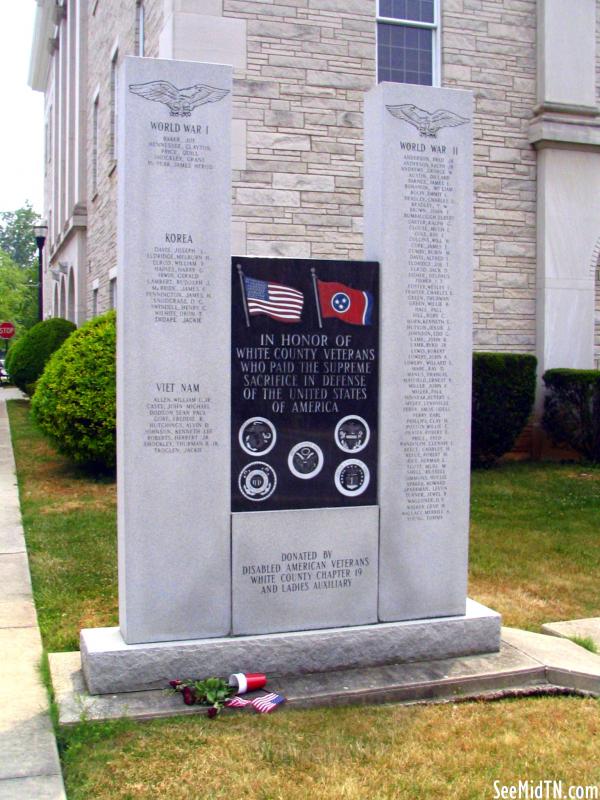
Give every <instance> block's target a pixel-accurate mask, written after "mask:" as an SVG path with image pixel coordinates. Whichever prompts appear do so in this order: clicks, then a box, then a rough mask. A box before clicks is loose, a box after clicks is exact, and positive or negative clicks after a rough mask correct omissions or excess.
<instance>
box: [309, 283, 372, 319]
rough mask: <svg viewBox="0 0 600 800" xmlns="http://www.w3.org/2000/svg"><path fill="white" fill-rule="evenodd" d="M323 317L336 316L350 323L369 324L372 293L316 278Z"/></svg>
mask: <svg viewBox="0 0 600 800" xmlns="http://www.w3.org/2000/svg"><path fill="white" fill-rule="evenodd" d="M317 286H318V289H319V303H320V306H321V314H322V316H323V318H327V317H336V318H337V319H341V320H342V321H343V322H347V323H349V324H350V325H370V324H371V322H372V320H373V295H372V294H371V292H365V291H362V289H352V287H350V286H346V285H345V284H343V283H332V282H331V281H320V280H317Z"/></svg>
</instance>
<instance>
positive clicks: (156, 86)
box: [129, 81, 229, 117]
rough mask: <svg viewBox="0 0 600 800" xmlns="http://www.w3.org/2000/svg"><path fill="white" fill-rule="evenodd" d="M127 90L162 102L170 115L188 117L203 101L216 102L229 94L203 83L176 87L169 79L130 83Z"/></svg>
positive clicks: (156, 101)
mask: <svg viewBox="0 0 600 800" xmlns="http://www.w3.org/2000/svg"><path fill="white" fill-rule="evenodd" d="M129 91H130V92H133V93H134V94H139V95H140V97H145V98H146V100H153V101H154V102H155V103H164V104H165V105H166V106H168V108H169V112H170V115H171V116H172V117H190V116H191V115H192V111H193V110H194V109H195V108H197V107H198V106H203V105H204V104H205V103H217V102H218V101H219V100H222V99H223V98H224V97H225V96H226V95H228V94H229V90H228V89H216V88H215V87H214V86H207V85H206V84H204V83H197V84H196V85H195V86H187V87H186V88H185V89H178V88H177V87H176V86H173V84H172V83H169V81H150V82H149V83H132V84H130V85H129Z"/></svg>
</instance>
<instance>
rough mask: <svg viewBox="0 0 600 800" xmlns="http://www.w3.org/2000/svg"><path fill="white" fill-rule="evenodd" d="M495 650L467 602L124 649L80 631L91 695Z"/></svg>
mask: <svg viewBox="0 0 600 800" xmlns="http://www.w3.org/2000/svg"><path fill="white" fill-rule="evenodd" d="M499 648H500V615H499V614H497V613H496V612H495V611H492V610H491V609H489V608H486V607H485V606H482V605H480V604H479V603H476V602H475V601H473V600H468V601H467V609H466V614H465V615H464V616H454V617H437V618H435V619H423V620H410V621H406V622H388V623H381V624H376V625H362V626H354V627H348V628H328V629H323V630H316V631H295V632H291V633H275V634H266V635H260V636H243V637H227V638H215V639H201V640H191V641H181V642H158V643H156V642H154V643H149V644H135V645H127V644H125V642H124V641H123V638H122V636H121V633H120V631H119V629H118V628H94V629H85V630H82V631H81V659H82V668H83V674H84V676H85V681H86V685H87V688H88V691H89V692H90V694H113V693H115V692H135V691H144V690H150V689H158V688H163V687H164V686H166V685H167V683H168V681H169V680H171V679H173V678H176V677H180V678H181V677H189V676H201V675H229V674H231V673H233V672H256V671H261V672H265V673H266V674H267V675H269V676H271V677H274V678H275V677H280V676H290V675H293V676H300V675H305V674H310V673H319V672H330V671H333V670H343V669H350V668H360V667H362V668H365V667H377V666H383V665H386V664H405V663H410V662H418V661H433V660H439V659H445V658H454V657H459V656H467V655H474V654H481V653H494V652H497V651H498V650H499Z"/></svg>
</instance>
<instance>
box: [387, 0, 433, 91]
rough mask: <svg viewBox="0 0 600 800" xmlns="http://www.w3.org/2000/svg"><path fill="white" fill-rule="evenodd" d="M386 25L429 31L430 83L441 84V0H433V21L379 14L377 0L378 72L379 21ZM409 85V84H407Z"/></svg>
mask: <svg viewBox="0 0 600 800" xmlns="http://www.w3.org/2000/svg"><path fill="white" fill-rule="evenodd" d="M380 22H383V23H385V24H386V25H403V26H404V27H407V28H421V29H424V30H430V31H431V62H432V63H431V85H432V86H441V85H442V9H441V0H434V2H433V22H417V21H416V20H414V19H397V18H396V17H382V16H381V15H380V14H379V0H377V18H376V22H375V70H376V75H378V74H379V61H378V59H379V48H378V45H379V23H380ZM409 85H410V84H409Z"/></svg>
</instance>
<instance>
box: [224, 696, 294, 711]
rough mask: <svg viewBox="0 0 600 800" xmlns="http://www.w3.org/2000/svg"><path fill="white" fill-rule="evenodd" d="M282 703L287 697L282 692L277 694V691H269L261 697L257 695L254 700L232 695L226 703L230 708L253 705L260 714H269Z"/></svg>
mask: <svg viewBox="0 0 600 800" xmlns="http://www.w3.org/2000/svg"><path fill="white" fill-rule="evenodd" d="M281 703H285V697H282V696H281V695H280V694H275V692H268V693H267V694H263V695H261V696H260V697H255V698H254V699H253V700H246V699H245V698H243V697H237V696H236V697H230V698H229V700H227V701H226V702H225V705H226V706H227V707H228V708H246V707H247V706H252V708H253V709H254V710H255V711H258V713H259V714H268V713H269V712H270V711H273V709H274V708H277V706H279V705H281Z"/></svg>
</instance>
